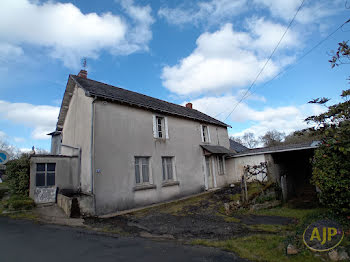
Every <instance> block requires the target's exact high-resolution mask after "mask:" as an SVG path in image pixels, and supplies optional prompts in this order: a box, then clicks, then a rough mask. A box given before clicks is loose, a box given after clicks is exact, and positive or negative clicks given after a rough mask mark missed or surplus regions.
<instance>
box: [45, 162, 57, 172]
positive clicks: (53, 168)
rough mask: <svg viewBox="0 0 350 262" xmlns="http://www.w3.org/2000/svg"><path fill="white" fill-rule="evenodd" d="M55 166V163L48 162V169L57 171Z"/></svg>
mask: <svg viewBox="0 0 350 262" xmlns="http://www.w3.org/2000/svg"><path fill="white" fill-rule="evenodd" d="M55 167H56V164H55V163H49V164H47V171H51V172H55Z"/></svg>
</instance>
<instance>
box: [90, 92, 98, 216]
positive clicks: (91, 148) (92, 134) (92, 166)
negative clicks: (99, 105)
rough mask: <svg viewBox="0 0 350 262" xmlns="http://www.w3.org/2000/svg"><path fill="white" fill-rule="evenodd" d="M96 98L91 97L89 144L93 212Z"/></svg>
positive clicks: (94, 200)
mask: <svg viewBox="0 0 350 262" xmlns="http://www.w3.org/2000/svg"><path fill="white" fill-rule="evenodd" d="M96 100H97V97H96V96H95V97H94V98H93V99H92V103H91V146H90V161H91V194H92V197H93V202H94V214H95V213H96V199H95V196H94V174H95V172H94V152H95V149H94V137H95V135H94V122H95V101H96Z"/></svg>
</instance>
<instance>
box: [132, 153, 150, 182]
mask: <svg viewBox="0 0 350 262" xmlns="http://www.w3.org/2000/svg"><path fill="white" fill-rule="evenodd" d="M135 181H136V184H146V183H149V181H150V179H149V157H135Z"/></svg>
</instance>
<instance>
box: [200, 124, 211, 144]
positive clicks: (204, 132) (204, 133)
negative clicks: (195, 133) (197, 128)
mask: <svg viewBox="0 0 350 262" xmlns="http://www.w3.org/2000/svg"><path fill="white" fill-rule="evenodd" d="M201 137H202V142H204V143H210V133H209V127H208V126H203V125H201Z"/></svg>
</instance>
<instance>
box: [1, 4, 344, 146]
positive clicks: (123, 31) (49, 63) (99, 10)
mask: <svg viewBox="0 0 350 262" xmlns="http://www.w3.org/2000/svg"><path fill="white" fill-rule="evenodd" d="M300 4H301V1H300V0H284V1H279V0H216V1H214V0H202V1H179V0H176V1H165V0H159V1H155V0H154V1H136V0H134V1H132V0H103V1H88V0H74V1H38V0H32V1H30V0H3V1H1V3H0V78H1V80H2V81H1V85H0V138H1V139H2V140H6V141H7V142H8V143H10V144H12V145H14V146H16V147H18V148H21V149H26V148H31V147H32V146H33V145H34V146H35V147H39V148H44V149H49V147H50V139H49V137H48V136H46V134H47V133H48V132H50V131H53V130H54V129H55V124H56V120H57V116H58V111H59V107H60V102H61V99H62V97H63V93H64V89H65V86H66V82H67V78H68V75H69V74H77V73H78V72H79V70H80V69H81V59H82V58H83V57H86V58H87V63H88V77H89V78H91V79H95V80H98V81H102V82H106V83H109V84H112V85H116V86H120V87H123V88H126V89H130V90H133V91H136V92H140V93H144V94H147V95H150V96H154V97H157V98H160V99H164V100H167V101H171V102H174V103H178V104H184V103H186V102H189V101H191V102H192V103H193V106H194V108H196V109H198V110H200V111H203V112H205V113H207V114H209V115H211V116H217V118H218V119H219V120H225V119H226V118H227V116H228V114H229V112H230V111H231V110H232V108H233V106H234V105H235V103H236V102H237V101H238V100H239V99H240V98H241V96H242V94H243V93H244V92H245V90H246V89H247V88H248V87H249V86H250V84H251V83H252V82H253V80H254V78H255V77H256V75H257V73H258V72H259V70H260V69H261V67H262V66H263V64H264V63H265V61H266V59H267V58H268V57H269V55H270V53H271V52H272V50H273V48H274V47H275V46H276V44H277V42H278V40H279V39H280V37H281V36H282V34H283V32H284V30H285V29H286V27H287V25H288V23H289V21H290V20H291V19H292V17H293V16H294V14H295V12H296V10H297V9H298V7H299V5H300ZM347 19H349V10H348V9H346V8H345V1H343V0H333V1H327V0H320V1H308V0H306V1H305V3H304V5H303V7H302V9H301V11H300V12H299V13H298V15H297V17H296V19H295V21H294V23H293V25H292V27H291V28H290V30H289V31H288V33H287V35H286V36H285V37H284V39H283V41H282V42H281V44H280V46H279V49H278V50H277V52H276V53H275V55H274V56H273V58H272V60H271V61H270V62H269V64H268V65H267V67H266V68H265V70H264V72H263V73H262V75H261V76H260V78H259V79H258V81H257V83H256V85H255V86H254V87H253V88H252V90H251V91H252V94H251V95H250V96H249V97H248V98H247V99H245V100H244V101H243V102H242V103H241V104H239V106H238V107H237V109H236V110H235V111H234V112H233V113H232V114H231V115H230V116H229V117H228V118H227V119H226V120H225V121H226V122H227V123H228V124H230V125H231V126H232V128H231V129H229V134H230V135H241V134H243V133H244V132H253V133H254V134H255V135H256V136H260V135H263V134H264V133H265V132H266V131H267V130H272V129H276V130H278V131H281V132H285V133H289V132H291V131H293V130H296V129H300V128H304V127H305V125H306V124H305V123H304V122H303V119H304V118H305V117H307V116H308V115H311V114H315V113H319V112H321V111H322V110H324V108H322V107H319V106H316V105H308V104H307V101H309V100H311V99H312V98H316V97H320V96H325V97H329V98H332V99H333V101H334V102H336V101H338V100H339V94H340V92H341V90H342V89H345V88H348V84H347V81H346V78H347V77H348V71H347V66H346V65H344V66H341V67H339V68H335V69H331V68H330V64H329V62H328V60H329V59H330V52H331V51H332V50H335V49H336V47H337V43H338V42H340V41H343V40H348V38H349V30H350V24H348V25H345V26H344V27H343V28H342V30H339V31H338V32H337V33H336V34H334V35H333V36H332V37H330V38H329V39H328V40H327V41H326V42H325V43H323V44H322V45H321V46H319V47H318V48H316V49H315V50H314V51H313V52H312V53H310V55H308V56H306V57H305V58H304V59H303V60H301V61H300V62H298V60H299V58H300V57H301V56H302V55H303V54H304V53H305V52H307V51H308V50H309V49H310V48H312V47H313V46H315V45H316V44H317V43H318V42H319V41H320V40H322V39H323V38H324V37H326V36H327V35H328V34H329V33H331V32H332V31H333V30H334V29H336V28H337V27H338V26H339V25H341V24H342V23H343V22H345V21H346V20H347ZM288 66H292V68H291V69H290V70H287V71H286V72H285V73H283V74H281V75H280V76H279V77H278V78H276V79H275V80H273V81H271V82H268V81H269V80H271V79H272V78H273V77H274V76H275V75H277V74H278V73H280V72H282V71H283V70H284V69H285V68H286V67H288ZM266 82H268V83H267V84H266Z"/></svg>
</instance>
